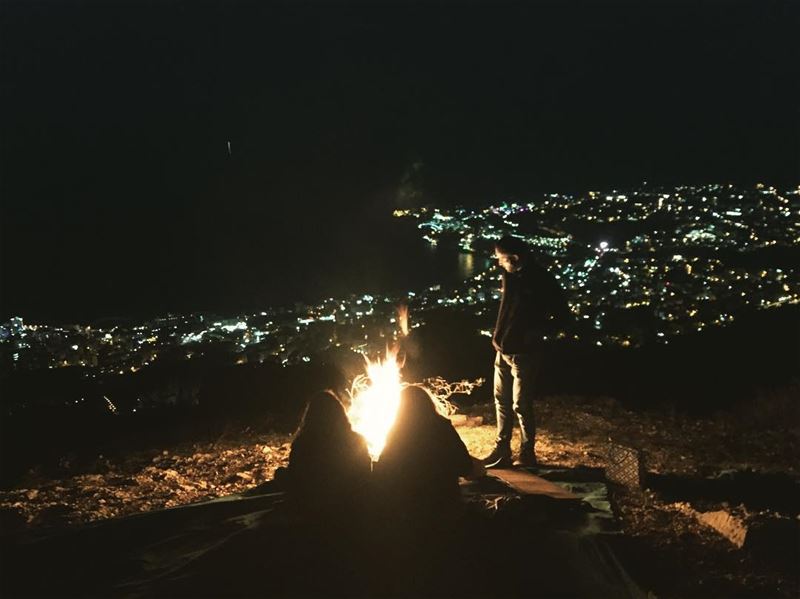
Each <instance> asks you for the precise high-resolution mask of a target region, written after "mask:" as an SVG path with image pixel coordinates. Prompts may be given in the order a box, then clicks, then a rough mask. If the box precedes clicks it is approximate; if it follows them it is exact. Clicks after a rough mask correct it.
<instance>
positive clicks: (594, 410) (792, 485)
mask: <svg viewBox="0 0 800 599" xmlns="http://www.w3.org/2000/svg"><path fill="white" fill-rule="evenodd" d="M468 415H469V417H470V418H469V425H462V426H458V427H457V428H458V431H459V433H460V435H461V437H462V439H463V440H464V442H465V444H466V445H467V447H468V448H469V450H470V453H472V454H473V455H475V456H478V457H480V456H482V455H485V454H487V453H488V452H489V450H490V449H491V447H492V443H493V439H494V426H493V424H492V422H493V414H492V407H491V406H489V405H479V406H475V407H473V408H471V409H470V410H469V413H468ZM762 416H763V414H762ZM481 419H482V420H483V423H481ZM537 420H538V436H537V443H536V453H537V456H538V459H539V462H540V464H541V465H542V466H544V467H548V466H558V467H562V468H566V469H575V468H582V469H584V470H586V469H589V470H592V469H594V470H597V471H600V469H603V468H605V467H606V465H607V462H608V451H609V446H610V443H614V444H621V445H624V446H627V447H631V448H636V449H638V450H641V455H642V457H643V459H644V466H645V468H646V470H647V472H648V477H647V478H646V479H645V480H644V484H643V485H642V486H643V487H644V488H642V489H637V488H626V487H622V486H610V487H609V499H610V501H611V505H612V508H613V510H614V514H615V516H616V517H617V520H618V525H619V527H620V529H621V532H622V534H621V535H617V536H616V537H615V538H614V539H612V544H613V545H614V547H615V550H616V552H617V553H618V554H619V555H620V556H621V558H622V559H623V561H624V562H625V563H626V564H631V565H632V566H633V567H632V570H633V571H634V572H636V573H637V576H638V579H637V582H638V583H639V585H640V586H641V587H642V588H643V589H645V590H646V591H648V592H651V593H652V594H654V595H655V596H657V597H690V596H696V597H712V596H717V597H729V596H746V597H767V596H774V597H795V596H798V594H800V587H799V586H798V573H797V561H796V560H797V551H798V547H797V546H798V538H797V536H796V531H797V525H798V513H797V510H798V505H797V504H794V505H792V504H793V499H794V498H795V495H793V493H796V489H797V483H798V480H800V473H798V467H799V465H798V462H797V460H796V457H797V456H798V455H800V451H798V450H799V449H800V432H799V431H798V427H797V423H795V422H791V421H789V422H786V421H780V420H777V421H776V422H772V423H769V426H768V427H767V426H765V422H763V420H759V418H754V417H751V415H748V414H742V413H736V412H731V413H727V414H717V415H715V416H714V417H710V418H690V417H687V416H681V415H679V414H676V413H674V412H671V411H670V410H659V411H650V412H632V411H629V410H625V409H623V408H622V407H621V406H620V405H619V404H618V403H617V402H616V401H614V400H611V399H604V398H595V399H585V398H572V397H550V398H545V399H543V400H541V401H540V402H539V403H538V406H537ZM515 442H516V440H515ZM290 443H291V437H290V436H289V435H285V434H277V433H263V432H254V431H251V430H244V431H237V432H235V433H230V434H228V435H226V436H225V437H223V438H220V439H218V440H217V441H216V442H214V443H208V444H184V445H179V446H175V447H169V448H163V449H161V450H159V451H150V452H141V453H137V454H134V455H129V456H127V457H126V458H125V459H119V460H111V459H108V458H106V457H104V456H98V457H97V460H96V462H95V463H94V464H92V465H90V466H89V467H86V466H84V467H82V468H81V470H80V471H78V470H77V469H76V468H74V467H72V466H71V465H70V464H69V463H65V464H63V465H62V471H63V476H59V477H57V478H53V477H45V476H43V475H42V474H41V473H40V471H38V470H32V471H30V472H29V473H28V474H27V475H26V477H25V478H24V479H23V480H22V481H20V484H19V485H18V486H17V487H16V488H14V489H11V490H5V491H3V492H0V514H2V530H3V531H4V532H5V533H9V532H12V533H13V532H14V531H20V530H24V529H31V528H42V527H48V526H64V525H67V526H70V525H79V524H81V523H85V522H91V521H96V520H102V519H106V518H115V517H118V516H124V515H128V514H133V513H137V512H145V511H150V510H156V509H161V508H166V507H172V506H177V505H182V504H187V503H192V502H197V501H202V500H205V499H212V498H216V497H221V496H225V495H230V494H233V493H239V492H243V491H246V490H248V489H250V488H252V487H254V486H256V485H258V484H260V483H262V482H265V481H267V480H270V479H271V478H272V477H273V475H274V472H275V470H276V469H277V468H278V467H280V466H283V465H286V463H287V460H288V456H289V449H290ZM776 481H777V482H776ZM760 491H763V492H760ZM787 494H788V496H787ZM717 513H723V514H727V518H726V519H725V521H726V522H727V524H726V527H722V530H723V533H724V534H721V533H720V532H718V531H717V530H715V529H714V528H713V527H711V526H709V525H708V524H707V523H704V522H703V518H705V517H706V516H704V514H706V515H707V514H717ZM743 530H746V531H747V534H748V535H749V537H751V538H756V539H757V540H759V539H760V540H759V542H755V541H754V542H753V543H748V542H749V541H750V538H747V539H746V542H744V543H742V542H741V541H742V539H741V535H739V537H737V532H738V533H741V532H742V531H743ZM763 530H766V531H767V533H764V534H761V535H760V536H759V535H756V534H755V532H753V531H763ZM726 535H727V536H726ZM740 545H741V546H740Z"/></svg>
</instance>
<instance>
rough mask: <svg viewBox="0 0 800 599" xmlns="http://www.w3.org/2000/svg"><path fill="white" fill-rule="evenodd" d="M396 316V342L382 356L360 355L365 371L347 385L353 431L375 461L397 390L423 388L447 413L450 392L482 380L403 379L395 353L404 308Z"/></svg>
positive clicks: (404, 322) (391, 416)
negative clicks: (411, 381) (374, 358)
mask: <svg viewBox="0 0 800 599" xmlns="http://www.w3.org/2000/svg"><path fill="white" fill-rule="evenodd" d="M397 316H398V318H397V323H398V328H399V329H400V341H398V342H397V343H396V344H395V345H393V346H392V347H389V348H387V349H386V353H385V355H384V357H383V358H382V359H381V358H378V359H376V360H370V359H369V358H368V357H367V356H364V360H365V362H366V373H365V374H360V375H358V376H357V377H356V378H355V379H354V380H353V384H352V386H351V388H350V407H349V409H348V411H347V415H348V417H349V418H350V422H351V424H352V426H353V430H354V431H356V432H357V433H359V434H361V435H362V436H363V437H364V438H365V439H366V441H367V447H368V449H369V453H370V456H371V457H372V460H373V461H376V462H377V461H378V458H379V457H380V455H381V451H382V450H383V446H384V444H385V442H386V435H387V434H388V433H389V430H390V429H391V428H392V425H393V424H394V420H395V416H396V415H397V408H398V406H399V405H400V393H401V392H402V391H403V389H404V388H405V387H407V386H409V385H412V384H416V385H418V386H420V387H423V388H424V389H425V390H426V391H428V393H429V394H430V395H431V398H432V399H433V402H434V404H435V406H436V409H437V411H438V412H439V413H440V414H442V415H443V416H450V415H452V414H454V413H455V411H456V408H455V406H454V405H453V404H452V403H450V402H449V401H448V398H449V397H450V395H452V394H453V393H464V394H469V393H471V392H472V390H473V389H474V388H475V387H478V386H480V385H481V384H482V383H483V379H478V380H476V381H472V382H470V381H460V382H458V383H449V382H447V381H445V380H444V379H442V378H441V377H435V378H432V379H426V380H424V381H423V382H421V383H406V382H404V381H403V380H402V375H401V371H402V368H403V362H404V360H403V359H402V358H401V357H400V356H399V354H400V344H401V342H402V339H403V338H405V337H406V336H407V335H408V308H407V307H406V306H400V307H399V308H398V310H397Z"/></svg>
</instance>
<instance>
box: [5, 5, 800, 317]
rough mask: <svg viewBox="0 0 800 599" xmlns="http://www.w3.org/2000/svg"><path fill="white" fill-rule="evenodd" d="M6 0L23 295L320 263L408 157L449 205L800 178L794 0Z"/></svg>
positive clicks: (13, 231) (145, 285) (184, 283)
mask: <svg viewBox="0 0 800 599" xmlns="http://www.w3.org/2000/svg"><path fill="white" fill-rule="evenodd" d="M0 14H1V15H2V23H0V27H1V29H0V44H2V47H1V50H2V55H1V56H0V60H2V65H1V69H2V70H1V71H0V72H1V73H2V78H1V80H0V84H2V97H1V98H0V102H1V103H2V104H1V105H0V114H1V115H2V116H0V119H1V120H2V139H1V140H0V143H2V148H1V152H2V153H1V154H0V157H1V158H2V163H1V164H0V168H1V169H2V170H1V171H0V177H1V178H0V185H1V186H2V187H1V188H0V191H1V192H2V264H1V266H2V301H3V304H2V316H7V315H8V314H10V313H14V314H22V315H23V316H25V315H27V316H29V317H34V318H70V317H72V316H75V317H77V316H78V315H80V316H81V317H84V316H86V315H99V314H101V313H114V312H124V311H135V309H136V307H137V306H143V305H145V304H147V303H148V301H149V300H148V298H150V297H151V296H153V295H159V294H162V293H163V290H164V288H165V287H170V286H171V287H177V288H180V289H182V290H183V292H182V296H181V297H182V298H183V299H182V300H181V301H178V302H177V303H175V304H174V305H173V306H172V307H178V308H191V307H200V306H207V305H208V303H209V302H208V301H207V300H203V298H199V297H195V298H194V300H193V301H189V300H187V297H188V295H187V294H189V291H188V290H189V289H192V290H197V291H196V293H197V294H200V295H202V294H203V293H204V292H203V291H202V289H201V287H202V286H198V281H199V280H201V279H203V280H206V279H208V278H209V277H211V278H214V277H219V276H222V273H227V275H226V276H227V277H228V278H227V279H225V280H226V281H229V282H230V281H233V280H239V279H241V278H242V277H244V278H247V273H252V272H253V269H254V268H256V265H258V267H259V268H262V269H265V270H266V271H267V272H269V271H270V270H274V272H275V273H276V276H283V275H285V274H286V273H287V272H290V271H298V269H299V270H300V271H302V270H303V266H302V263H303V262H306V263H307V262H308V261H309V256H313V254H314V252H317V251H319V249H320V248H321V247H330V246H331V244H332V243H333V240H334V237H335V235H334V234H333V233H332V232H331V230H332V229H333V228H336V227H340V229H341V230H342V231H346V230H347V226H346V225H345V223H350V224H351V225H352V223H353V222H354V220H357V219H359V218H361V217H362V215H364V214H378V213H385V212H387V211H389V210H391V208H392V207H393V203H394V193H395V190H396V188H397V185H398V183H399V182H400V179H401V176H402V174H403V172H404V170H405V169H407V168H408V166H409V165H410V164H412V163H413V162H421V163H422V164H423V169H422V173H423V177H422V183H423V186H424V191H425V193H426V196H425V197H426V198H427V199H428V200H431V201H437V202H441V203H455V202H468V203H469V202H485V201H491V200H496V199H498V198H505V197H515V196H525V195H530V194H533V193H535V192H538V191H568V190H585V189H588V188H607V187H612V186H617V187H624V186H626V185H632V184H636V183H638V182H640V181H642V180H648V181H651V182H654V183H664V184H670V183H692V182H711V181H733V182H741V183H745V184H749V183H754V182H756V181H764V182H768V183H772V184H777V185H789V184H797V183H798V180H800V176H798V172H800V151H799V150H798V138H799V137H800V124H799V123H800V117H799V116H798V106H800V104H798V101H797V98H798V97H800V94H798V91H800V90H798V81H800V72H798V67H797V65H798V64H800V53H799V52H798V41H797V39H798V36H797V34H796V32H797V30H798V26H800V18H798V10H797V3H796V2H792V1H786V2H770V1H765V0H758V1H753V2H735V1H729V2H709V1H700V0H695V1H691V2H688V1H687V2H680V1H676V0H672V1H670V2H646V3H643V2H600V1H597V2H574V1H573V2H570V1H568V0H561V1H558V2H524V3H502V2H485V3H483V2H440V3H432V2H428V3H369V4H367V3H362V4H356V3H343V2H323V3H309V2H297V1H294V2H286V3H283V4H278V3H266V2H248V3H243V2H229V1H222V0H219V1H218V2H194V1H192V2H189V1H186V2H167V1H158V2H78V1H74V0H57V1H52V2H40V1H36V0H24V1H9V0H5V1H4V2H2V4H0ZM228 141H230V142H231V149H232V155H231V156H228V153H227V142H228ZM340 225H341V226H340ZM298 238H299V239H305V240H307V241H305V242H303V243H300V245H302V246H303V247H304V249H301V250H297V248H296V244H298V243H299V242H297V241H296V240H297V239H298ZM243 240H248V241H246V242H245V241H243ZM292 256H297V260H298V262H300V264H292V263H291V262H292ZM287 264H288V266H287ZM308 272H309V273H310V272H311V271H308ZM232 289H233V290H232V291H231V293H232V294H234V295H235V294H247V293H250V292H251V291H252V289H251V288H249V287H248V286H247V285H238V286H237V285H234V286H233V288H232ZM192 293H195V291H192ZM179 295H181V294H179ZM101 298H103V299H101ZM152 305H153V306H155V305H158V306H159V307H163V306H167V307H169V306H170V304H169V302H166V303H163V302H161V303H159V302H155V303H152ZM147 309H149V308H147Z"/></svg>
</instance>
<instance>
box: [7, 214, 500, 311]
mask: <svg viewBox="0 0 800 599" xmlns="http://www.w3.org/2000/svg"><path fill="white" fill-rule="evenodd" d="M268 214H272V213H271V212H270V213H268ZM189 222H190V223H191V221H190V220H189ZM129 245H130V246H131V247H132V249H130V250H126V249H125V246H126V244H123V243H118V244H117V247H115V251H114V252H108V253H106V254H103V253H102V252H99V253H96V254H95V256H94V258H93V261H92V263H91V265H90V264H88V263H85V262H84V263H81V262H79V261H74V260H65V261H64V267H63V268H58V269H54V270H53V271H51V275H50V276H49V277H48V278H46V279H42V278H37V279H36V281H35V282H36V285H37V288H35V289H36V293H29V294H25V293H24V291H25V287H22V288H18V289H17V291H20V293H18V294H17V295H18V297H19V300H20V301H16V302H14V304H13V305H11V306H6V307H4V308H6V309H4V312H5V313H6V314H5V316H6V317H8V316H15V315H18V316H22V317H23V318H25V320H26V321H28V322H50V323H91V322H94V321H98V320H107V319H112V320H114V319H140V318H150V317H153V316H158V315H163V314H165V313H190V312H196V311H203V312H213V313H215V314H219V315H234V314H237V313H246V312H252V311H260V310H263V309H266V308H268V307H273V306H292V305H293V304H294V303H295V302H309V303H310V302H315V301H317V300H320V299H323V298H327V297H336V298H339V297H347V296H348V295H350V294H363V293H371V294H391V295H402V294H405V293H407V292H408V291H414V292H420V291H422V290H424V289H425V288H427V287H429V286H431V285H434V284H437V283H439V284H449V283H454V282H457V281H459V280H461V279H465V278H468V277H471V276H473V275H474V274H475V273H477V272H479V271H480V270H482V269H483V268H484V267H485V266H486V259H485V258H484V257H481V256H479V255H472V254H465V253H461V252H459V251H458V248H457V246H455V244H454V243H453V244H451V245H447V244H442V245H440V246H439V247H432V246H431V245H430V244H429V243H428V242H427V241H425V240H423V239H422V233H421V232H420V231H419V230H418V229H417V227H416V221H414V220H413V219H409V218H405V219H398V218H394V217H392V216H391V211H390V210H380V211H377V210H373V211H371V212H364V213H361V212H359V211H357V210H351V211H349V212H342V213H338V212H337V211H335V210H329V211H327V212H326V213H314V214H311V213H308V214H304V213H303V212H302V211H300V210H297V209H296V208H292V209H287V210H283V211H280V212H279V213H277V214H274V215H273V216H271V217H270V216H265V215H264V214H261V215H259V216H258V217H254V218H232V217H230V214H228V215H226V218H220V219H217V220H216V221H212V222H209V223H200V224H199V225H197V224H195V225H186V224H185V223H184V224H183V225H182V226H181V227H178V226H173V224H172V223H169V224H168V226H165V227H164V229H163V232H162V233H160V234H154V235H151V236H149V237H147V238H146V243H141V241H140V240H137V241H136V243H135V244H134V243H131V244H129ZM24 282H25V281H23V283H24ZM30 289H31V291H32V292H33V291H34V288H33V287H32V286H31V287H30Z"/></svg>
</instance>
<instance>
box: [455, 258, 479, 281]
mask: <svg viewBox="0 0 800 599" xmlns="http://www.w3.org/2000/svg"><path fill="white" fill-rule="evenodd" d="M458 276H459V277H460V278H462V279H471V278H472V277H474V276H475V254H473V253H472V252H470V253H468V254H465V253H461V252H460V253H459V254H458Z"/></svg>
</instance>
